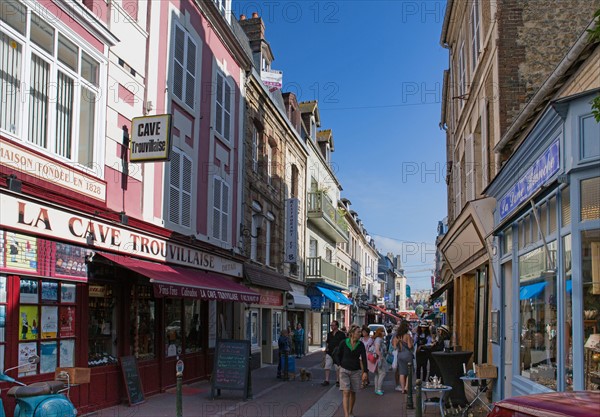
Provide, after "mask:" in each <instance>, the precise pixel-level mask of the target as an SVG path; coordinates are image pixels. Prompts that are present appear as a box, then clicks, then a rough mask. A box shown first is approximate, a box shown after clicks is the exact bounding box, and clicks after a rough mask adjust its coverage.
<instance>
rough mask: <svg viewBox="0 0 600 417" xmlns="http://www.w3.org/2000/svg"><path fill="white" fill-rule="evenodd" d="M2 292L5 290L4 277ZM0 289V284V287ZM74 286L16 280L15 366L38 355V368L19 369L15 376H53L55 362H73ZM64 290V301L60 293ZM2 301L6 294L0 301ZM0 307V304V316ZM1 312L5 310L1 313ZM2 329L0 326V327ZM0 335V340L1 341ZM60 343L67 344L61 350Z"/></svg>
mask: <svg viewBox="0 0 600 417" xmlns="http://www.w3.org/2000/svg"><path fill="white" fill-rule="evenodd" d="M0 281H4V290H6V277H2V279H1V280H0ZM0 286H1V285H0ZM75 288H76V287H75V285H74V284H68V283H64V282H61V281H54V280H44V279H32V278H22V279H20V280H19V311H18V320H19V321H18V325H19V327H18V329H19V346H18V349H19V354H18V360H19V362H18V363H25V362H27V358H28V357H29V356H31V355H34V354H35V355H39V356H40V363H39V365H36V364H33V365H29V366H27V367H23V368H20V369H19V376H26V375H34V374H37V373H38V372H39V373H40V374H46V373H54V370H55V368H56V367H57V364H58V363H61V364H63V363H74V354H75V339H74V337H75V324H76V322H75V309H76V305H75ZM63 291H66V292H67V293H69V294H70V296H69V297H68V298H67V299H65V298H63V297H61V296H60V294H61V293H62V292H63ZM1 299H4V300H6V294H5V293H4V295H0V300H1ZM2 307H4V310H6V306H3V305H2V304H1V301H0V315H1V314H2ZM4 312H5V311H4ZM2 330H3V327H2ZM3 333H4V332H3V331H2V332H0V336H2V337H1V338H0V340H4V339H3ZM63 344H66V345H70V346H71V348H70V349H68V350H61V349H60V346H62V345H63Z"/></svg>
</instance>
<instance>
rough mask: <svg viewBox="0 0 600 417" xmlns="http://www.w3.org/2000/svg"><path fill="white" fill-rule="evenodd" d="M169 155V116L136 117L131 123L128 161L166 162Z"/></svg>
mask: <svg viewBox="0 0 600 417" xmlns="http://www.w3.org/2000/svg"><path fill="white" fill-rule="evenodd" d="M170 154H171V115H170V114H159V115H155V116H144V117H136V118H134V119H133V120H132V121H131V139H130V144H129V160H130V161H131V162H151V161H152V162H155V161H168V160H169V156H170Z"/></svg>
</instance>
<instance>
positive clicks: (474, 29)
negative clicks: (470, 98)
mask: <svg viewBox="0 0 600 417" xmlns="http://www.w3.org/2000/svg"><path fill="white" fill-rule="evenodd" d="M479 21H480V20H479V1H477V0H475V1H473V4H472V6H471V72H474V71H475V67H476V66H477V61H478V59H479V48H480V42H481V39H480V38H481V36H480V34H479V31H480V24H479Z"/></svg>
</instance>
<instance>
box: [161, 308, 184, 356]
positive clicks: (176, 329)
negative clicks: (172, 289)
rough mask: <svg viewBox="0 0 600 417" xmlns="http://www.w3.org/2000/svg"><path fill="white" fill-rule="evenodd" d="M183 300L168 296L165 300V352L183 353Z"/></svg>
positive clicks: (173, 354)
mask: <svg viewBox="0 0 600 417" xmlns="http://www.w3.org/2000/svg"><path fill="white" fill-rule="evenodd" d="M181 310H182V309H181V300H179V299H178V300H174V299H170V298H167V299H166V300H165V323H166V327H165V354H166V356H167V357H169V356H177V355H180V354H181V346H182V337H181V331H182V329H181Z"/></svg>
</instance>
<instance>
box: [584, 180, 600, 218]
mask: <svg viewBox="0 0 600 417" xmlns="http://www.w3.org/2000/svg"><path fill="white" fill-rule="evenodd" d="M598 219H600V177H595V178H589V179H587V180H583V181H581V221H582V222H584V221H587V220H598Z"/></svg>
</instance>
